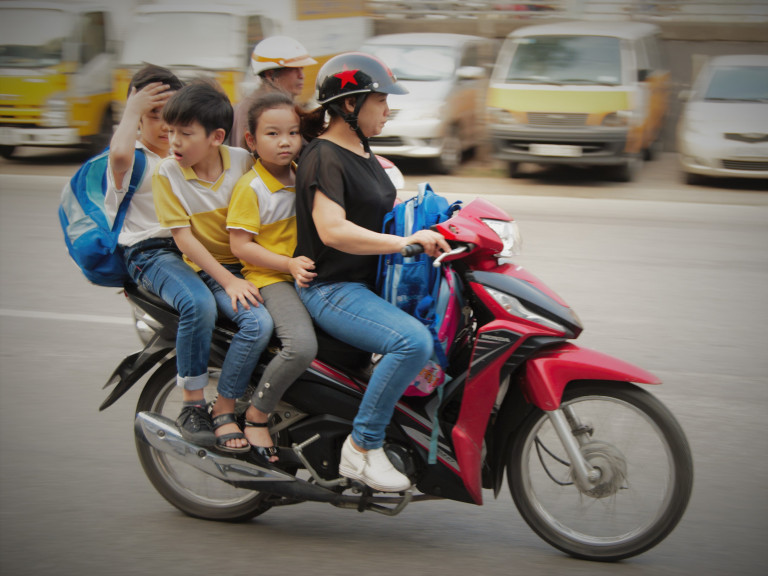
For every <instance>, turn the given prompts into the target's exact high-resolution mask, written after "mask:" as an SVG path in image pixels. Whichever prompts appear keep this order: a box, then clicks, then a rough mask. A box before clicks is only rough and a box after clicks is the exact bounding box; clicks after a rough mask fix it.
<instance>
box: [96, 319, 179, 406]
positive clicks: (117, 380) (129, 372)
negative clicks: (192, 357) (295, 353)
mask: <svg viewBox="0 0 768 576" xmlns="http://www.w3.org/2000/svg"><path fill="white" fill-rule="evenodd" d="M173 348H174V343H173V342H169V341H168V340H166V339H165V338H162V337H161V336H160V335H159V334H156V335H155V336H154V337H153V338H152V339H151V340H150V341H149V343H148V344H147V345H146V347H145V348H144V350H142V351H141V352H134V353H133V354H131V355H130V356H127V357H126V358H125V359H123V361H122V362H120V364H119V365H118V367H117V368H115V371H114V372H112V375H111V376H110V377H109V380H107V383H106V384H105V385H104V388H108V387H109V386H114V388H113V389H112V392H110V393H109V396H107V398H106V400H104V402H102V403H101V406H99V411H101V410H104V409H105V408H109V407H110V406H112V404H114V403H115V402H117V400H118V399H119V398H120V397H121V396H122V395H123V394H125V393H126V392H127V391H128V390H130V388H131V386H133V385H134V384H135V383H136V382H138V381H139V380H140V379H141V378H142V376H144V375H145V374H147V373H148V372H149V371H150V370H151V369H152V368H154V367H155V366H157V364H158V362H159V361H160V360H161V359H162V358H164V357H165V356H166V355H167V354H168V353H169V352H170V351H171V350H173Z"/></svg>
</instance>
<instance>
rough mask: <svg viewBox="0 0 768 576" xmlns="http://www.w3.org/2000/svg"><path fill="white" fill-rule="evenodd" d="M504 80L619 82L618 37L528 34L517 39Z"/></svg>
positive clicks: (555, 82)
mask: <svg viewBox="0 0 768 576" xmlns="http://www.w3.org/2000/svg"><path fill="white" fill-rule="evenodd" d="M516 44H517V46H516V49H515V51H514V54H513V56H512V61H511V62H510V65H509V68H508V69H507V70H506V74H505V80H506V81H507V82H523V83H532V84H608V85H615V84H620V83H621V49H620V40H619V39H618V38H612V37H609V36H529V37H525V38H519V39H517V40H516Z"/></svg>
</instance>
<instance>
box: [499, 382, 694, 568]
mask: <svg viewBox="0 0 768 576" xmlns="http://www.w3.org/2000/svg"><path fill="white" fill-rule="evenodd" d="M561 409H563V410H564V412H566V415H567V416H568V419H569V421H570V424H571V426H572V427H574V426H575V428H576V431H575V433H574V435H575V437H576V439H577V440H578V442H579V445H580V447H581V452H582V454H583V455H584V457H585V459H586V460H587V461H588V463H589V464H590V465H591V466H592V467H593V468H595V469H597V470H599V472H600V479H599V480H598V481H597V482H596V483H594V484H592V485H590V486H581V487H580V486H579V484H578V482H577V481H576V480H575V478H574V475H573V473H572V467H571V465H570V462H569V457H568V455H567V454H566V452H565V450H564V448H563V445H562V443H561V440H560V438H559V437H558V435H557V432H556V431H555V429H554V427H553V426H552V424H551V422H550V419H549V417H548V416H547V413H546V412H543V411H541V410H535V411H534V412H532V413H531V414H530V415H529V416H528V417H527V419H526V420H525V422H524V423H523V424H522V425H521V429H520V430H519V431H518V433H517V436H516V438H515V439H514V442H513V445H512V450H511V452H510V455H509V460H508V463H507V479H508V482H509V488H510V491H511V492H512V498H513V500H514V502H515V505H516V506H517V509H518V510H519V512H520V514H521V516H522V517H523V518H524V519H525V521H526V522H527V523H528V525H529V526H530V527H531V528H532V529H533V530H534V531H535V532H536V533H537V534H538V535H539V536H540V537H541V538H542V539H544V540H545V541H546V542H548V543H549V544H551V545H552V546H554V547H555V548H557V549H559V550H562V551H563V552H566V553H567V554H570V555H571V556H575V557H577V558H583V559H587V560H598V561H605V562H608V561H616V560H621V559H623V558H629V557H631V556H635V555H637V554H641V553H642V552H645V551H646V550H648V549H650V548H652V547H653V546H655V545H656V544H658V543H659V542H661V541H662V540H663V539H664V538H666V536H667V535H669V533H670V532H671V531H672V530H673V529H674V527H675V526H676V525H677V523H678V522H679V521H680V519H681V518H682V516H683V513H684V512H685V509H686V506H687V505H688V500H689V499H690V496H691V490H692V487H693V461H692V458H691V451H690V447H689V446H688V442H687V440H686V438H685V434H684V432H683V430H682V428H681V427H680V425H679V424H678V423H677V421H676V419H675V417H674V416H673V415H672V413H671V412H670V411H669V410H668V409H667V408H666V407H665V406H664V405H663V404H662V403H661V402H660V401H659V400H657V399H656V398H655V397H654V396H652V395H651V394H650V393H648V392H646V391H645V390H643V389H641V388H639V387H637V386H635V385H632V384H629V383H620V382H582V383H576V384H572V385H570V386H568V387H567V388H566V390H565V393H564V394H563V401H562V404H561Z"/></svg>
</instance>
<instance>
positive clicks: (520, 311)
mask: <svg viewBox="0 0 768 576" xmlns="http://www.w3.org/2000/svg"><path fill="white" fill-rule="evenodd" d="M484 288H485V291H486V292H488V294H490V295H491V297H492V298H493V299H494V300H495V301H496V303H497V304H498V305H499V306H501V307H502V308H504V310H506V311H507V312H509V313H510V314H512V315H513V316H517V317H518V318H523V319H525V320H528V321H530V322H534V323H536V324H539V325H541V326H546V327H547V328H551V329H552V330H557V331H558V332H562V333H563V334H565V333H566V332H567V330H566V329H565V326H562V325H560V324H558V323H557V322H554V321H553V320H550V319H549V318H544V316H542V315H541V314H537V313H536V312H534V311H533V310H529V309H528V308H526V307H525V306H524V305H523V303H522V302H520V300H518V299H517V298H515V297H514V296H511V295H509V294H507V293H506V292H500V291H499V290H494V289H493V288H489V287H488V286H484Z"/></svg>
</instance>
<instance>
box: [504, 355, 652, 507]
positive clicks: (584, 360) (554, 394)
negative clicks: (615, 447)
mask: <svg viewBox="0 0 768 576" xmlns="http://www.w3.org/2000/svg"><path fill="white" fill-rule="evenodd" d="M579 380H602V381H610V382H634V383H637V384H661V380H659V379H658V378H657V377H656V376H654V375H653V374H651V373H650V372H648V371H646V370H643V369H642V368H638V367H637V366H633V365H632V364H629V363H627V362H624V361H623V360H619V359H617V358H613V357H612V356H608V355H607V354H602V353H600V352H596V351H594V350H590V349H588V348H581V347H579V346H576V345H575V344H571V343H570V342H568V343H563V344H561V345H559V346H557V347H555V348H549V349H545V350H543V351H541V352H540V353H539V354H537V355H536V356H534V357H533V358H530V359H529V360H528V361H527V362H526V365H525V370H524V371H523V372H522V374H520V376H519V378H518V380H517V381H518V384H519V385H518V387H516V388H512V387H510V390H509V392H508V393H507V396H506V398H505V400H504V404H503V406H502V407H501V410H500V412H499V416H498V419H497V422H498V423H497V426H496V429H495V430H494V445H495V446H498V447H499V449H498V450H494V455H493V457H492V458H493V462H492V466H491V470H492V471H493V477H492V478H493V480H492V488H493V491H494V495H496V496H498V493H499V491H500V489H501V484H502V479H503V476H504V466H505V463H506V458H507V455H508V453H509V450H510V448H511V443H512V441H513V439H514V434H515V430H517V428H518V426H520V424H522V422H523V420H525V417H526V416H527V415H528V413H529V412H530V411H531V410H532V409H533V408H532V406H536V407H538V408H540V409H541V410H545V411H551V410H555V409H557V408H559V407H560V402H561V401H562V398H563V392H564V391H565V388H566V386H568V384H569V383H571V382H574V381H579ZM523 399H524V400H525V402H527V404H526V403H525V402H523Z"/></svg>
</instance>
